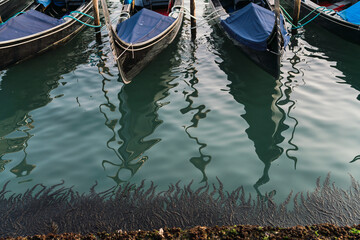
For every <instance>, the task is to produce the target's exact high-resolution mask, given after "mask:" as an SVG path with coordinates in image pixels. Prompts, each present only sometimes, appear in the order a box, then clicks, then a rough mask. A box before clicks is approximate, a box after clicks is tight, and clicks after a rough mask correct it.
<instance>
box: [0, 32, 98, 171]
mask: <svg viewBox="0 0 360 240" xmlns="http://www.w3.org/2000/svg"><path fill="white" fill-rule="evenodd" d="M84 39H85V38H84ZM91 40H92V39H91V38H89V37H87V38H86V40H83V39H79V38H76V39H74V41H73V42H71V43H70V45H69V46H66V47H64V48H62V49H61V51H55V52H52V54H45V55H43V56H40V57H39V58H36V59H34V60H33V61H31V62H24V63H23V64H21V65H16V66H13V67H12V68H9V69H8V70H4V71H0V173H1V171H4V170H5V168H6V165H7V164H8V163H9V162H11V161H15V160H9V159H6V158H7V157H6V155H7V154H11V153H16V152H20V151H24V153H25V157H24V158H23V160H22V161H21V163H19V164H17V165H16V166H14V167H13V168H12V169H11V170H10V171H11V172H12V173H14V174H15V175H16V176H25V175H28V174H30V172H31V170H32V169H33V168H34V167H35V165H31V164H27V163H26V151H25V150H26V147H27V145H28V144H29V142H28V141H29V140H30V138H31V137H32V135H31V134H30V133H29V131H30V130H31V129H32V128H34V126H33V125H32V124H33V121H34V120H33V119H32V118H31V116H30V114H29V113H30V112H31V111H33V110H35V109H37V108H41V107H43V106H45V105H47V104H48V103H49V102H51V100H52V98H51V97H50V94H49V93H50V92H51V90H53V89H55V88H56V87H57V86H58V85H59V82H58V81H59V79H60V78H61V75H62V74H66V73H68V72H70V71H73V70H74V69H75V68H76V66H77V65H79V64H80V63H85V62H86V60H87V59H88V56H89V54H90V53H91V52H90V51H87V52H86V53H85V54H74V51H75V52H84V50H85V49H86V48H87V46H88V43H89V42H90V41H91ZM70 56H71V61H68V59H69V57H70ZM13 133H15V134H14V135H13Z"/></svg>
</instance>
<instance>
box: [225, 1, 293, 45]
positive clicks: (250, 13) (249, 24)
mask: <svg viewBox="0 0 360 240" xmlns="http://www.w3.org/2000/svg"><path fill="white" fill-rule="evenodd" d="M281 19H282V16H281ZM280 22H281V23H280V28H281V33H282V35H283V37H284V43H285V44H284V46H286V45H287V44H288V42H289V39H290V37H289V36H288V35H287V32H286V29H285V27H284V25H283V21H282V20H281V21H280ZM274 23H275V13H273V12H271V11H270V10H268V9H266V8H263V7H261V6H259V5H257V4H254V3H249V4H248V5H246V6H245V7H243V8H241V9H240V10H238V11H236V12H234V13H233V14H231V15H230V16H229V17H227V18H226V19H225V20H221V25H222V26H223V27H224V29H225V31H226V32H227V33H228V34H229V35H230V36H231V37H232V38H233V39H235V40H236V41H238V42H239V43H241V44H243V45H246V46H248V47H250V48H252V49H255V50H258V51H265V50H266V49H267V43H266V40H267V38H268V37H269V36H270V34H271V32H272V30H273V27H274Z"/></svg>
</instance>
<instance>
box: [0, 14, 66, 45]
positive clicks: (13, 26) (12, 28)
mask: <svg viewBox="0 0 360 240" xmlns="http://www.w3.org/2000/svg"><path fill="white" fill-rule="evenodd" d="M63 22H64V20H60V19H56V18H53V17H50V16H48V15H46V14H44V13H41V12H38V11H35V10H29V11H27V12H26V13H24V14H21V15H19V16H16V17H14V18H12V19H10V20H9V21H8V22H6V23H5V24H4V25H0V41H7V40H11V39H16V38H21V37H25V36H28V35H32V34H35V33H38V32H42V31H45V30H47V29H50V28H52V27H55V26H57V25H60V24H61V23H63Z"/></svg>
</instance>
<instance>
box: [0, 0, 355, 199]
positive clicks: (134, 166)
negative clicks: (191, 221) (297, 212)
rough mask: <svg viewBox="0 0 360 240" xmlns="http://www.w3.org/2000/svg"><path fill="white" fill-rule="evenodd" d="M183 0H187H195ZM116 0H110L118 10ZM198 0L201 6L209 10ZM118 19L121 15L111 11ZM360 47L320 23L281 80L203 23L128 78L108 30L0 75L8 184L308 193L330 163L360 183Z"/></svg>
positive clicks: (2, 154)
mask: <svg viewBox="0 0 360 240" xmlns="http://www.w3.org/2000/svg"><path fill="white" fill-rule="evenodd" d="M187 4H188V3H187ZM119 7H120V5H119V3H118V2H109V9H110V11H111V16H112V18H113V19H116V16H117V14H118V13H119V10H120V8H119ZM187 7H189V6H187ZM207 9H208V6H207V3H206V2H203V1H201V2H197V6H196V14H197V16H199V17H204V16H206V14H207ZM114 21H115V20H114ZM359 56H360V47H359V46H357V45H354V44H352V43H349V42H346V41H345V40H342V39H340V38H338V37H337V36H335V35H333V34H331V33H328V32H327V31H325V30H323V29H321V28H318V27H316V26H314V25H312V24H309V25H308V26H306V28H305V29H303V30H301V31H300V32H299V35H298V36H296V37H295V38H294V39H293V40H292V41H291V43H290V45H289V46H288V47H287V49H286V52H285V55H284V58H283V60H282V67H281V72H282V73H281V77H280V79H279V80H274V79H273V78H272V77H271V76H270V75H268V74H267V73H265V72H263V71H262V70H261V69H260V68H258V67H257V66H256V65H255V64H254V63H252V62H251V61H250V60H248V59H247V58H246V57H245V56H244V55H243V54H242V52H241V51H240V50H239V48H237V47H236V46H234V45H233V44H232V42H231V41H229V40H227V39H226V38H225V37H224V36H223V35H222V33H221V32H220V31H219V29H218V28H217V27H216V26H215V25H214V24H213V23H206V22H203V23H202V22H201V21H200V20H198V30H197V39H196V41H195V42H192V41H191V37H190V22H189V20H188V19H185V20H184V23H183V27H182V30H181V32H180V34H179V36H178V37H177V38H176V40H175V41H174V42H173V44H171V45H170V46H169V48H167V49H166V50H165V51H164V52H163V53H162V54H161V55H159V56H158V58H156V60H155V61H154V62H152V63H151V64H150V65H149V66H148V67H147V68H146V69H145V70H144V71H143V72H141V73H140V75H138V76H137V77H136V78H135V79H134V81H133V82H132V83H131V84H129V85H124V84H123V83H122V81H121V79H120V77H119V75H118V70H117V67H116V66H115V61H114V59H113V57H112V53H111V50H110V49H109V40H108V35H107V31H106V29H105V28H102V43H101V44H99V43H97V42H96V41H95V35H94V30H93V29H90V28H87V29H86V30H85V31H83V32H82V33H81V34H79V35H78V36H77V37H76V38H75V39H73V41H71V42H70V43H68V44H67V45H66V46H64V47H61V48H58V49H56V50H53V51H51V52H48V53H46V54H43V55H41V56H39V57H36V58H33V59H31V60H28V61H26V62H23V63H21V64H18V65H16V66H13V67H10V68H8V69H6V70H3V71H0V184H1V185H2V184H3V183H5V182H7V181H10V184H9V186H8V189H9V190H12V191H13V192H24V191H25V190H26V189H28V188H30V187H32V186H34V184H37V183H42V184H44V185H46V186H51V185H53V184H57V183H60V182H61V181H62V180H64V181H65V183H64V184H65V185H66V186H74V189H76V190H78V191H80V192H88V190H89V188H90V187H91V186H92V185H94V184H95V182H98V186H97V188H96V189H97V190H98V191H101V190H104V189H108V188H110V187H112V186H116V185H117V184H123V183H126V182H130V183H135V184H139V183H140V182H141V181H142V180H146V183H150V182H154V183H155V184H156V185H158V189H159V190H164V189H167V187H168V186H169V184H175V183H176V182H178V181H181V183H183V184H188V183H190V181H193V182H194V183H193V186H194V188H196V187H198V186H202V185H203V184H204V183H206V182H207V183H210V184H211V183H217V178H218V179H219V180H220V181H221V182H222V183H223V184H224V187H225V189H226V190H229V191H231V190H233V189H235V188H237V187H239V186H243V187H244V188H245V190H246V192H247V193H251V194H252V195H253V196H254V195H256V194H260V195H264V194H266V193H269V192H272V193H276V194H275V199H276V200H277V201H283V200H284V199H285V198H286V196H287V195H288V194H289V193H290V192H291V191H294V192H299V191H302V192H306V191H311V190H313V189H314V187H315V183H316V179H317V178H318V177H321V179H324V178H325V177H326V175H327V174H328V173H330V174H331V180H332V181H334V182H335V184H336V185H337V186H340V187H344V188H346V189H347V188H348V187H349V186H350V175H351V176H353V177H354V178H355V179H356V180H359V179H360V171H359V169H360V165H359V164H360V160H358V159H360V147H359V145H360V134H359V132H360V69H359V68H358V64H359Z"/></svg>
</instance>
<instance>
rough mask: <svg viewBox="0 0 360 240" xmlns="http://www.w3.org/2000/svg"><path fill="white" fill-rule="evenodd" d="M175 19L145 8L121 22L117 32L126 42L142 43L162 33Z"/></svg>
mask: <svg viewBox="0 0 360 240" xmlns="http://www.w3.org/2000/svg"><path fill="white" fill-rule="evenodd" d="M174 21H175V19H174V18H172V17H168V16H164V15H161V14H159V13H157V12H154V11H151V10H148V9H146V8H143V9H141V10H140V11H139V12H137V13H136V14H134V15H133V16H131V17H130V18H129V19H127V20H125V21H124V22H121V23H119V24H118V25H117V27H116V32H117V34H118V36H119V38H120V39H121V40H122V41H124V42H126V43H132V44H134V43H140V42H145V41H147V40H150V39H151V38H153V37H155V36H157V35H159V34H161V33H162V32H163V31H165V30H166V29H167V28H168V27H169V26H170V25H171V24H172V23H173V22H174Z"/></svg>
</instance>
